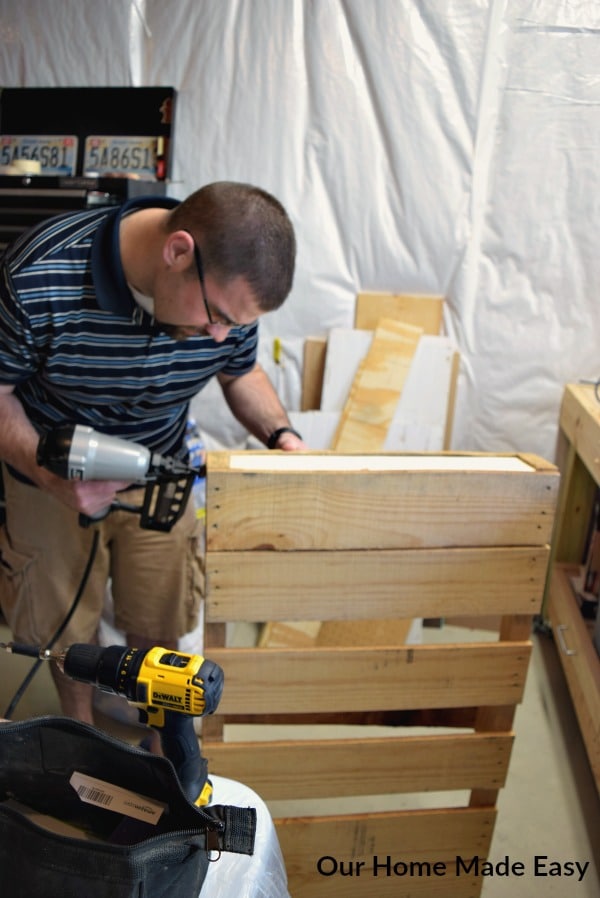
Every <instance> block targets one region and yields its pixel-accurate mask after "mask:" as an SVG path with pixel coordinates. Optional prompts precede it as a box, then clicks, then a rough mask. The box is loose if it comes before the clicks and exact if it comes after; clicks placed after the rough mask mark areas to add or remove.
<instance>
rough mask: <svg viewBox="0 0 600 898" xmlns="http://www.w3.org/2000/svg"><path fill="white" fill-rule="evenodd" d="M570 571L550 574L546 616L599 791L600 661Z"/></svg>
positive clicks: (560, 569) (560, 568)
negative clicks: (579, 604) (573, 589)
mask: <svg viewBox="0 0 600 898" xmlns="http://www.w3.org/2000/svg"><path fill="white" fill-rule="evenodd" d="M572 572H573V568H569V566H568V565H565V566H563V565H556V566H555V567H554V570H553V571H552V578H551V583H550V597H549V602H548V614H549V617H550V623H551V625H552V631H553V633H554V637H555V640H556V644H557V646H556V647H557V652H558V657H559V659H560V663H561V666H562V668H563V671H564V674H565V677H566V679H567V682H568V684H569V692H570V694H571V698H572V700H573V707H574V708H575V713H576V715H577V719H578V721H579V726H580V728H581V735H582V736H583V741H584V743H585V747H586V751H587V755H588V758H589V761H590V766H591V769H592V773H593V775H594V778H595V780H596V785H597V786H598V790H599V791H600V659H599V658H598V654H597V652H596V648H595V646H594V643H593V642H592V640H591V638H590V634H589V632H588V630H587V628H586V625H585V621H584V619H583V617H582V616H581V613H580V611H579V608H578V607H577V603H576V601H575V598H574V596H573V593H572V589H571V586H570V584H569V580H568V575H569V573H572Z"/></svg>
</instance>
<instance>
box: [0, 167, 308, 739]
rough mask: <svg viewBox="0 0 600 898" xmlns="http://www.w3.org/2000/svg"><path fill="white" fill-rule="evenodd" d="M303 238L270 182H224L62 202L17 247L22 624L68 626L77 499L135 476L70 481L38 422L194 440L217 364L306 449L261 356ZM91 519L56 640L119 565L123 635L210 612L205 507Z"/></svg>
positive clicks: (7, 321) (4, 404)
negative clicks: (108, 200) (169, 193)
mask: <svg viewBox="0 0 600 898" xmlns="http://www.w3.org/2000/svg"><path fill="white" fill-rule="evenodd" d="M295 250H296V245H295V238H294V232H293V228H292V225H291V222H290V220H289V218H288V216H287V214H286V212H285V210H284V209H283V207H282V206H281V204H280V203H279V202H278V201H277V200H276V199H275V198H274V197H272V196H271V195H270V194H268V193H266V192H265V191H262V190H260V189H258V188H256V187H253V186H251V185H247V184H238V183H233V182H218V183H215V184H211V185H208V186H206V187H204V188H202V189H200V190H198V191H197V192H196V193H194V194H192V195H191V196H190V197H188V198H187V199H186V200H184V201H183V202H181V203H179V202H177V201H176V200H172V199H169V198H164V197H150V198H148V197H145V198H139V199H136V200H132V201H130V202H128V203H126V204H125V205H124V206H122V207H118V208H114V207H109V208H102V209H94V210H92V211H85V212H78V213H73V214H68V215H63V216H59V217H56V218H53V219H50V220H48V221H46V222H43V223H41V224H39V225H37V226H36V227H35V228H33V229H32V230H31V231H30V232H28V233H27V234H25V235H23V236H22V237H21V238H20V239H19V240H18V241H17V242H16V243H15V245H14V246H12V247H11V248H10V249H9V250H8V251H7V253H6V254H5V256H4V258H3V259H2V262H1V264H0V459H2V460H3V462H4V465H3V468H4V481H5V492H6V522H5V525H4V527H3V528H2V529H1V530H0V604H1V607H2V611H3V613H4V616H5V617H6V620H7V621H8V624H9V626H10V628H11V630H12V632H13V634H14V638H15V639H17V640H19V641H22V642H27V643H30V644H35V645H38V644H41V645H44V644H45V643H46V642H47V641H48V640H49V639H50V638H51V636H52V634H53V633H55V631H56V629H57V627H59V626H60V624H61V622H62V621H63V619H64V617H65V615H66V614H67V611H68V609H69V607H70V604H71V602H72V599H73V596H74V595H75V593H76V592H77V588H78V584H79V583H80V581H81V577H82V573H83V571H84V569H85V566H86V561H87V559H88V557H89V553H90V546H91V541H92V531H91V530H90V529H85V528H82V527H81V526H79V523H78V521H79V513H83V514H85V515H87V516H93V515H94V514H95V513H97V512H98V511H99V510H100V509H103V508H106V507H107V506H108V505H110V503H111V502H112V501H113V500H114V499H115V497H116V495H117V493H118V492H119V491H120V490H122V489H125V488H127V487H129V486H130V485H129V484H127V483H121V482H113V481H68V480H63V479H61V478H60V477H57V476H56V475H54V474H52V473H51V472H49V471H48V470H46V469H45V468H42V467H40V466H38V464H37V463H36V449H37V445H38V442H39V437H40V435H41V434H42V433H43V432H45V431H47V430H49V429H51V428H53V427H56V426H59V425H61V424H87V425H89V426H91V427H93V428H95V429H96V430H97V431H99V432H101V433H106V434H110V435H113V436H118V437H122V438H125V439H131V440H134V441H135V442H139V443H142V444H143V445H145V446H147V447H148V448H149V449H150V450H151V451H153V452H160V453H162V454H164V455H177V456H182V455H183V454H184V452H185V446H184V437H185V427H186V422H187V413H188V405H189V402H190V400H191V398H192V397H193V396H195V395H196V394H197V393H198V391H199V390H201V389H202V387H203V386H204V385H205V384H206V383H207V382H208V381H209V380H210V379H211V378H213V377H216V378H217V379H218V381H219V383H220V386H221V388H222V391H223V395H224V397H225V400H226V402H227V403H228V405H229V407H230V408H231V410H232V412H233V414H234V415H235V416H236V417H237V418H238V420H239V421H240V422H241V423H242V424H244V426H245V427H246V428H247V429H248V430H249V431H250V432H251V433H252V434H254V435H255V436H256V437H258V438H259V439H260V440H262V441H263V442H264V443H265V444H266V445H268V446H269V448H278V449H284V450H297V449H303V448H306V447H305V445H304V443H303V442H302V440H301V438H300V436H299V435H298V434H297V433H296V432H295V431H294V430H293V429H292V428H291V426H290V422H289V419H288V417H287V414H286V413H285V411H284V409H283V407H282V405H281V403H280V401H279V399H278V397H277V395H276V393H275V391H274V389H273V387H272V385H271V383H270V381H269V379H268V377H267V376H266V374H265V372H264V371H263V370H262V369H261V367H260V365H259V364H258V363H257V361H256V350H257V337H258V319H259V318H260V317H261V315H263V314H264V313H265V312H268V311H271V310H273V309H276V308H278V307H279V306H280V305H281V303H283V301H284V300H285V298H286V297H287V295H288V294H289V291H290V289H291V286H292V279H293V272H294V264H295ZM200 423H201V422H200ZM127 496H128V497H129V492H128V493H127ZM128 501H129V502H131V500H129V499H128ZM95 527H97V528H99V530H100V534H99V542H98V552H97V556H96V559H95V562H94V565H93V569H92V572H91V575H90V578H89V581H88V583H87V585H86V589H85V591H84V593H83V597H82V600H81V603H80V606H78V608H77V611H76V613H75V615H74V616H73V619H72V621H71V622H70V623H69V625H68V627H67V628H66V630H65V632H64V633H63V635H62V636H61V645H63V646H66V645H69V644H71V643H73V642H92V641H94V639H95V637H96V630H97V626H98V622H99V618H100V616H101V613H102V605H103V599H104V593H105V587H106V583H107V580H108V578H109V577H110V578H111V581H112V593H113V599H114V606H115V623H116V626H117V627H118V628H119V629H121V630H122V631H124V632H125V633H126V634H127V641H128V644H130V645H133V646H135V647H137V648H147V647H149V646H152V645H156V644H159V645H166V646H170V647H175V646H176V644H177V640H178V638H179V637H180V636H182V635H183V634H184V633H186V632H189V631H190V630H191V629H193V627H194V626H195V623H196V619H197V612H198V604H199V594H200V590H199V581H200V576H201V574H200V570H199V559H198V552H197V551H196V539H197V530H196V527H197V525H196V521H195V515H194V512H193V509H191V508H190V509H188V513H187V514H186V515H185V517H184V518H183V519H182V520H181V521H180V522H179V523H178V524H177V525H176V526H175V527H174V528H173V530H172V531H171V533H169V534H162V533H157V532H154V531H147V530H142V529H141V528H140V527H139V519H138V517H137V515H132V514H130V513H129V514H128V513H127V512H125V511H113V512H111V513H110V514H109V515H108V516H107V517H106V518H105V519H104V520H103V521H102V522H101V523H100V524H97V525H95ZM52 667H53V675H54V678H55V682H56V685H57V689H58V693H59V697H60V700H61V706H62V709H63V712H64V713H65V714H67V715H69V716H73V717H76V718H78V719H80V720H84V721H87V722H93V712H92V689H93V687H89V686H87V685H85V684H81V683H75V682H73V681H71V680H68V679H67V678H65V677H64V676H63V675H61V674H60V672H59V671H58V670H57V669H55V666H54V665H53V666H52Z"/></svg>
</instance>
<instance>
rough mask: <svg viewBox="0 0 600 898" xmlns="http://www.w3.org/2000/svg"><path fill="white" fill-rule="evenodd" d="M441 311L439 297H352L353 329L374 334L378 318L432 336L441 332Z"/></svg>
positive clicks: (380, 294) (371, 294) (372, 294)
mask: <svg viewBox="0 0 600 898" xmlns="http://www.w3.org/2000/svg"><path fill="white" fill-rule="evenodd" d="M443 311H444V297H443V296H437V295H428V294H415V293H383V292H377V291H369V292H367V293H359V294H358V296H357V297H356V306H355V312H354V326H355V327H357V328H363V329H365V330H375V328H376V327H377V324H378V322H379V321H380V319H381V318H393V319H394V320H395V321H402V322H403V323H404V324H412V325H414V326H415V327H422V328H423V332H424V333H426V334H431V335H435V334H439V333H440V331H441V329H442V316H443Z"/></svg>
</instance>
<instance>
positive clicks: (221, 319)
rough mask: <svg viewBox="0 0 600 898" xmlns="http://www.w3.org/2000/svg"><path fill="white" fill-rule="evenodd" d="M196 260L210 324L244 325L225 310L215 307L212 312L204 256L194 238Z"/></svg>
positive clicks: (224, 325)
mask: <svg viewBox="0 0 600 898" xmlns="http://www.w3.org/2000/svg"><path fill="white" fill-rule="evenodd" d="M187 233H188V234H189V235H190V237H191V238H192V240H194V237H193V235H192V234H191V233H190V231H188V232H187ZM194 262H195V264H196V271H197V272H198V280H199V281H200V290H201V292H202V299H203V301H204V308H205V309H206V315H207V318H208V323H209V324H218V325H219V326H220V327H242V325H241V324H236V322H235V321H232V320H231V318H228V317H227V315H224V314H223V312H219V311H217V310H216V309H215V311H213V312H211V309H210V305H209V303H208V299H207V298H206V286H205V284H204V265H203V264H202V256H201V255H200V249H199V247H198V244H197V243H196V241H195V240H194Z"/></svg>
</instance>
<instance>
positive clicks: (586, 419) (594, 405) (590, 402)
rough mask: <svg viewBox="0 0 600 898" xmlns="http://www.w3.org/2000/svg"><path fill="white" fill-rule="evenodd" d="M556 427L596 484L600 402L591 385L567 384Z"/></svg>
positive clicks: (599, 471) (599, 470)
mask: <svg viewBox="0 0 600 898" xmlns="http://www.w3.org/2000/svg"><path fill="white" fill-rule="evenodd" d="M560 427H561V430H562V431H563V433H564V434H565V435H566V436H567V437H568V439H569V440H570V442H571V443H572V444H573V446H574V448H575V450H576V452H577V454H578V455H579V456H580V457H581V459H582V461H583V462H584V464H585V466H586V467H587V469H588V471H590V473H591V474H592V476H593V477H594V479H595V481H596V483H597V484H600V454H599V453H598V431H599V430H600V403H598V401H597V399H596V396H595V393H594V387H593V386H591V385H589V384H569V385H568V386H567V387H566V388H565V391H564V393H563V399H562V403H561V408H560Z"/></svg>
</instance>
